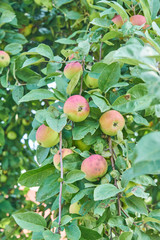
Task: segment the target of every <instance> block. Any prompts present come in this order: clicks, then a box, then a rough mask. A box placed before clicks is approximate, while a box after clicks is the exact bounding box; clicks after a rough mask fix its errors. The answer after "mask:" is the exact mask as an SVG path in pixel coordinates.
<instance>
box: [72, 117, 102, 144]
mask: <svg viewBox="0 0 160 240" xmlns="http://www.w3.org/2000/svg"><path fill="white" fill-rule="evenodd" d="M98 127H99V123H98V122H97V121H95V120H93V119H87V120H85V121H83V122H81V123H76V124H75V127H74V128H73V130H72V134H73V140H80V139H82V138H84V136H85V135H87V133H91V135H93V134H94V133H95V131H96V130H97V128H98Z"/></svg>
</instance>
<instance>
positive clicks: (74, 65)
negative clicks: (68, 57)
mask: <svg viewBox="0 0 160 240" xmlns="http://www.w3.org/2000/svg"><path fill="white" fill-rule="evenodd" d="M78 72H80V75H82V73H83V69H82V65H81V64H80V63H79V62H70V63H68V64H67V65H66V66H65V68H64V76H65V77H66V78H68V79H70V80H71V79H72V78H73V77H74V75H75V74H76V73H78Z"/></svg>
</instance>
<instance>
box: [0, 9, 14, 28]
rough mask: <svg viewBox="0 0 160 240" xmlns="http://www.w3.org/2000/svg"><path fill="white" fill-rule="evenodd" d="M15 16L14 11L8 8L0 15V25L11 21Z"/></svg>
mask: <svg viewBox="0 0 160 240" xmlns="http://www.w3.org/2000/svg"><path fill="white" fill-rule="evenodd" d="M15 17H16V15H15V13H14V12H12V11H9V10H6V11H4V12H3V13H2V15H1V17H0V25H1V24H4V23H9V22H11V21H12V20H13V19H14V18H15Z"/></svg>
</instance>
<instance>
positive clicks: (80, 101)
mask: <svg viewBox="0 0 160 240" xmlns="http://www.w3.org/2000/svg"><path fill="white" fill-rule="evenodd" d="M63 111H64V113H65V114H66V115H67V116H68V118H69V119H70V120H72V121H73V122H82V121H84V120H85V119H86V118H87V117H88V115H89V112H90V107H89V104H88V102H87V100H86V99H85V98H84V97H82V96H80V95H73V96H71V97H69V98H68V99H67V101H66V102H65V104H64V107H63Z"/></svg>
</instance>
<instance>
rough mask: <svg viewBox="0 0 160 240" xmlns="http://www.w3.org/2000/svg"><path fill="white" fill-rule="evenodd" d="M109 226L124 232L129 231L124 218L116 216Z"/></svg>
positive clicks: (111, 219)
mask: <svg viewBox="0 0 160 240" xmlns="http://www.w3.org/2000/svg"><path fill="white" fill-rule="evenodd" d="M108 224H109V226H110V227H118V228H120V229H121V230H122V231H125V232H126V231H129V228H128V226H125V221H124V218H123V217H122V216H116V217H112V218H110V219H109V221H108Z"/></svg>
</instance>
